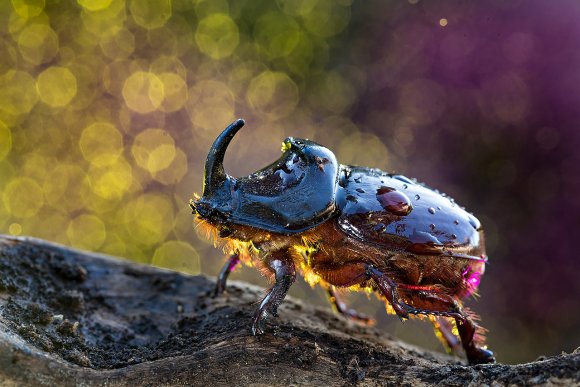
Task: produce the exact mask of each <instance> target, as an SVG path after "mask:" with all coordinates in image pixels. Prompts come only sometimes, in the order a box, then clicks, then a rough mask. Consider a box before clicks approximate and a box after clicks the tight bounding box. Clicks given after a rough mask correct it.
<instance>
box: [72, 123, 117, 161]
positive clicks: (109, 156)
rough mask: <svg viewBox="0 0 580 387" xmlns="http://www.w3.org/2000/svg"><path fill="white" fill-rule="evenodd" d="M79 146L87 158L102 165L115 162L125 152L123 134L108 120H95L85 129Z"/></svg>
mask: <svg viewBox="0 0 580 387" xmlns="http://www.w3.org/2000/svg"><path fill="white" fill-rule="evenodd" d="M79 146H80V148H81V152H82V154H83V157H84V158H85V160H87V161H88V162H90V163H91V164H94V165H95V166H97V167H102V166H105V165H110V164H113V163H115V162H116V161H117V159H118V158H119V156H120V155H121V153H123V136H122V135H121V133H120V132H119V131H118V130H117V128H115V126H114V125H112V124H110V123H108V122H95V123H93V124H91V125H89V126H87V127H86V128H84V129H83V132H82V133H81V138H80V140H79Z"/></svg>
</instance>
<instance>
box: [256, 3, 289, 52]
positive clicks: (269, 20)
mask: <svg viewBox="0 0 580 387" xmlns="http://www.w3.org/2000/svg"><path fill="white" fill-rule="evenodd" d="M254 38H255V41H256V43H258V44H259V45H260V46H261V47H262V48H263V49H264V50H265V51H266V53H267V55H268V58H269V59H275V58H280V57H284V56H287V55H289V54H290V53H291V52H292V50H294V48H296V46H297V45H298V42H299V41H300V27H299V26H298V23H296V21H294V19H292V18H291V17H288V16H286V15H283V14H280V13H274V12H270V13H267V14H265V15H263V16H261V17H260V18H259V19H258V21H257V22H256V24H255V26H254Z"/></svg>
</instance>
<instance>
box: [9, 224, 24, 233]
mask: <svg viewBox="0 0 580 387" xmlns="http://www.w3.org/2000/svg"><path fill="white" fill-rule="evenodd" d="M8 232H9V233H10V235H20V234H22V226H21V225H20V223H10V226H8Z"/></svg>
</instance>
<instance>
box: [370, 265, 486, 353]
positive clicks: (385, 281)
mask: <svg viewBox="0 0 580 387" xmlns="http://www.w3.org/2000/svg"><path fill="white" fill-rule="evenodd" d="M366 274H367V275H368V276H369V277H370V278H371V279H372V280H373V281H374V282H375V284H376V285H377V286H378V288H379V289H380V291H381V293H383V295H384V296H385V297H386V298H387V301H388V302H389V303H390V304H391V305H392V306H393V309H394V310H395V312H396V313H397V315H398V316H399V317H400V318H401V319H402V318H408V316H409V313H411V314H426V315H435V316H444V317H454V318H455V322H456V323H457V330H458V332H459V337H460V338H461V344H462V346H463V349H464V350H465V354H466V355H467V360H468V361H469V364H482V363H494V362H495V357H494V356H493V352H491V351H490V350H488V349H485V348H481V347H480V346H479V345H477V343H476V342H475V340H474V336H475V329H476V327H477V325H476V324H475V323H474V322H473V320H472V319H471V318H470V317H469V316H468V315H467V314H466V313H465V312H463V311H462V310H461V308H460V307H459V305H458V303H457V301H455V299H453V297H451V296H449V295H446V294H443V293H435V292H428V291H423V290H422V291H418V292H417V294H418V295H419V296H420V297H423V298H425V299H430V301H436V302H438V303H440V305H441V306H446V307H447V308H448V310H447V311H440V310H435V311H433V310H429V309H419V308H415V307H413V306H411V305H409V304H406V303H404V302H403V301H401V299H400V297H399V292H398V290H397V284H396V283H395V281H393V280H392V279H391V278H389V276H388V275H387V274H385V273H382V272H381V271H379V270H377V269H376V268H375V267H374V266H372V265H367V267H366Z"/></svg>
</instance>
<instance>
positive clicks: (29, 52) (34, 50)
mask: <svg viewBox="0 0 580 387" xmlns="http://www.w3.org/2000/svg"><path fill="white" fill-rule="evenodd" d="M18 50H19V51H20V54H21V55H22V57H23V58H24V59H25V60H26V61H28V62H30V63H32V64H34V65H39V64H42V63H46V62H48V61H50V60H52V59H53V58H54V57H55V55H56V53H57V52H58V36H57V35H56V33H55V32H54V31H53V30H52V28H50V27H49V26H48V25H47V24H31V25H29V26H28V27H26V28H25V29H24V30H22V32H21V33H20V35H19V36H18Z"/></svg>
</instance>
